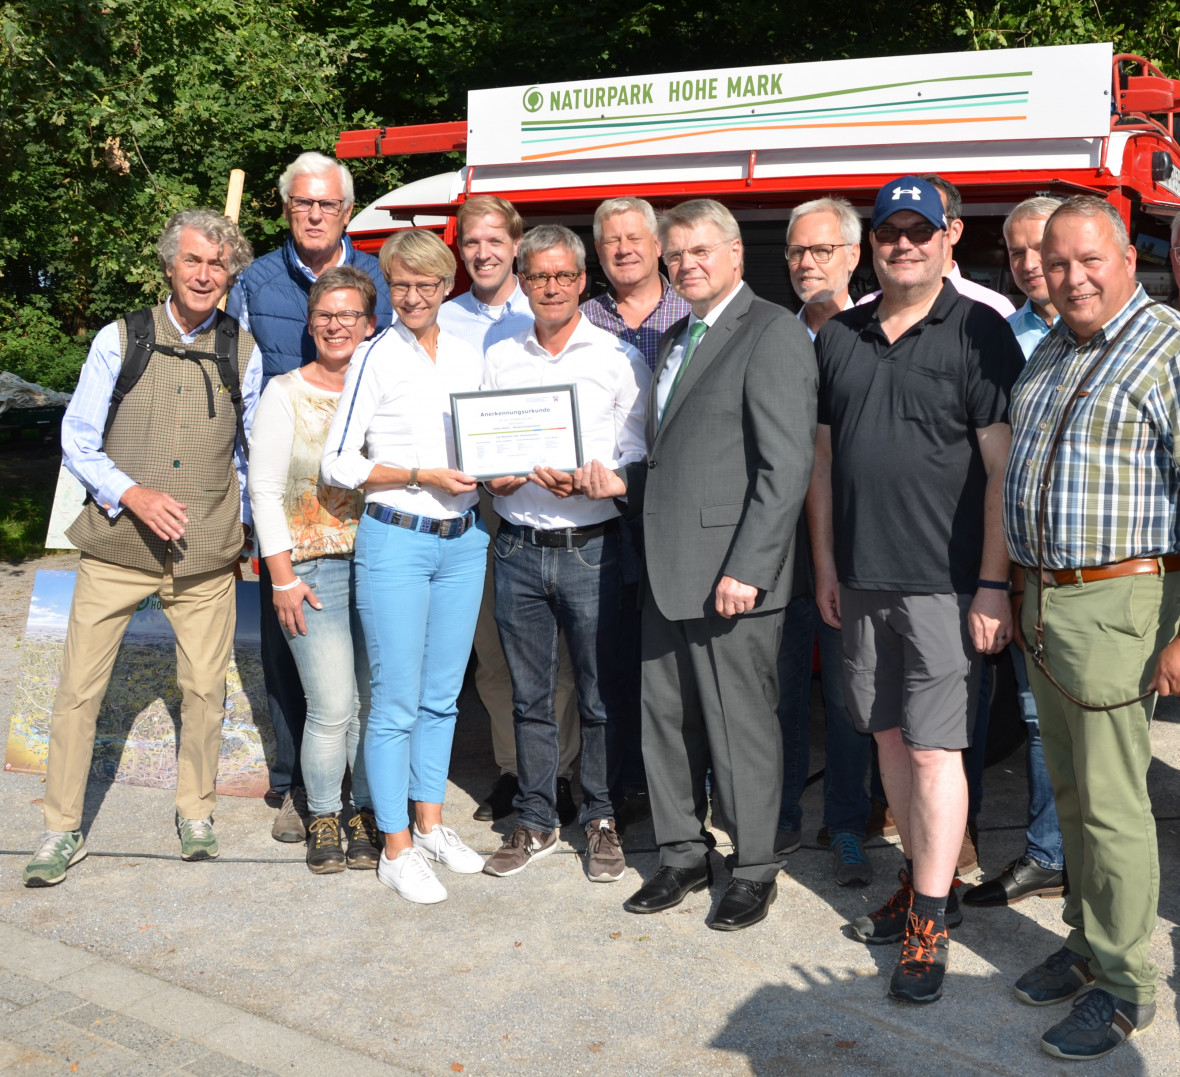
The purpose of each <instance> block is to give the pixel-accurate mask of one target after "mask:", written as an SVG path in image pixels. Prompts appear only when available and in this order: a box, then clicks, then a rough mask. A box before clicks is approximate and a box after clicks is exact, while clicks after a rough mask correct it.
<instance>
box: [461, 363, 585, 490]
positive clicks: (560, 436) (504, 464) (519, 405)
mask: <svg viewBox="0 0 1180 1077" xmlns="http://www.w3.org/2000/svg"><path fill="white" fill-rule="evenodd" d="M451 418H452V419H453V420H454V428H455V452H456V454H457V456H458V464H459V470H460V471H465V472H467V474H468V475H473V476H474V477H475V478H477V479H497V478H500V477H501V476H503V475H527V474H528V473H529V472H530V471H532V470H533V468H534V467H535V466H536V465H537V464H541V465H543V466H545V467H551V468H555V469H557V470H558V471H573V470H574V468H577V467H581V466H582V436H581V432H580V429H579V427H578V392H577V389H576V388H575V387H574V386H573V385H545V386H537V387H534V388H531V389H496V390H489V391H488V392H482V393H451Z"/></svg>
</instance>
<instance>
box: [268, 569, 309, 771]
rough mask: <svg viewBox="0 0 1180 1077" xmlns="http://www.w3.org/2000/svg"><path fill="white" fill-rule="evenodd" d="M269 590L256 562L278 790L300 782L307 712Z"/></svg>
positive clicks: (284, 635) (271, 763) (289, 650)
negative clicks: (300, 755)
mask: <svg viewBox="0 0 1180 1077" xmlns="http://www.w3.org/2000/svg"><path fill="white" fill-rule="evenodd" d="M272 595H273V592H272V591H271V589H270V571H269V570H268V569H267V567H266V561H265V560H261V559H260V560H259V563H258V601H259V603H261V615H262V616H261V621H260V624H259V629H258V631H259V648H260V650H261V654H262V680H263V684H265V686H266V710H267V715H268V716H269V718H270V725H271V728H272V729H273V730H274V735H275V757H274V759H273V760H272V761H270V767H269V769H270V785H271V788H272V789H274V790H276V791H278V792H280V793H288V792H290V791H291V790H292V789H293V788H294V787H296V786H300V785H302V784H303V774H302V772H301V771H300V768H299V745H300V743H301V742H302V740H303V723H304V721H305V720H306V715H307V703H306V702H305V700H304V697H303V686H302V685H301V684H300V683H299V670H298V667H297V666H296V665H295V659H294V656H293V655H292V654H291V648H290V647H288V646H287V633H286V632H284V631H283V626H282V625H281V624H280V623H279V616H278V614H277V613H275V607H274V598H273V597H272Z"/></svg>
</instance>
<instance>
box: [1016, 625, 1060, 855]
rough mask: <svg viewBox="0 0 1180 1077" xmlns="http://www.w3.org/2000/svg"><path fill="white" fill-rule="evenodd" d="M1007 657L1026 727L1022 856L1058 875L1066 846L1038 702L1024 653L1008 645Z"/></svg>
mask: <svg viewBox="0 0 1180 1077" xmlns="http://www.w3.org/2000/svg"><path fill="white" fill-rule="evenodd" d="M1008 653H1009V654H1010V655H1011V656H1012V671H1013V673H1015V675H1016V698H1017V700H1018V701H1019V702H1020V716H1021V718H1023V719H1024V724H1025V725H1026V726H1027V727H1028V762H1027V769H1028V830H1027V831H1026V832H1025V856H1027V857H1028V858H1029V859H1030V860H1032V861H1033V863H1035V864H1038V865H1040V866H1041V867H1042V868H1049V869H1051V870H1053V871H1061V870H1062V869H1063V868H1064V867H1065V844H1064V841H1063V839H1062V837H1061V826H1060V824H1059V823H1058V822H1057V804H1056V802H1055V801H1054V799H1053V785H1052V783H1051V782H1050V781H1049V771H1048V768H1047V767H1046V766H1045V751H1044V749H1043V748H1042V747H1041V723H1040V720H1039V719H1038V717H1037V702H1036V700H1035V699H1033V694H1032V689H1031V688H1030V687H1029V685H1028V670H1027V669H1026V668H1025V665H1024V653H1023V652H1022V651H1021V650H1020V648H1019V647H1017V646H1016V644H1015V643H1012V644H1009V645H1008Z"/></svg>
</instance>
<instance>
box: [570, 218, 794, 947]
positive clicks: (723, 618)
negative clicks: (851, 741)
mask: <svg viewBox="0 0 1180 1077" xmlns="http://www.w3.org/2000/svg"><path fill="white" fill-rule="evenodd" d="M660 244H661V247H662V249H663V258H664V264H665V265H666V266H667V267H668V277H669V279H670V280H671V281H672V286H673V287H674V288H675V289H676V291H677V292H678V293H679V294H680V295H681V296H683V297H684V298H685V299H686V300H687V301H688V303H689V306H690V307H691V308H692V313H691V314H690V315H689V316H688V317H687V318H682V319H681V320H680V321H679V322H677V323H676V324H675V325H674V326H672V328H671V329H669V330H668V331H667V332H666V333H665V334H664V337H663V340H662V341H661V343H660V357H659V361H658V362H657V364H656V370H655V380H654V384H653V385H652V388H651V394H650V396H649V399H648V415H647V444H648V446H649V449H648V459H647V462H646V464H633V465H630V466H627V467H625V468H621V469H620V468H617V465H614V464H612V463H610V461H608V460H597V459H595V460H593V461H592V462H591V463H590V464H589V465H588V466H585V467H583V468H581V469H579V471H578V472H577V473H576V474H575V477H574V480H575V488H576V489H578V490H580V491H582V492H584V493H586V494H587V495H588V496H590V497H591V498H610V497H615V498H624V497H625V498H626V505H627V511H628V514H629V515H630V514H631V513H636V514H642V517H643V526H644V531H645V533H646V536H647V559H646V565H647V581H646V585H645V592H644V597H643V761H644V763H645V765H646V767H647V778H648V789H649V790H650V793H651V809H652V819H653V822H654V825H655V833H656V842H657V844H658V845H659V847H660V870H659V871H658V872H657V873H656V875H655V877H654V878H652V879H650V880H649V881H648V882H647V883H646V884H645V885H644V886H643V887H641V888H640V889H639V890H638V891H637V892H636V893H635V894H633V895H632V896H631V898H630V899H629V900H628V901H627V902H626V904H625V905H624V906H623V907H624V908H625V909H626V910H627V911H628V912H633V913H655V912H660V911H661V910H664V909H670V908H672V907H673V906H675V905H678V904H680V902H681V901H683V900H684V898H685V897H687V896H688V895H689V894H691V893H694V892H696V891H698V890H703V889H705V888H706V887H707V886H708V885H709V884H710V882H711V881H712V871H711V868H710V866H709V860H708V852H709V848H710V846H711V844H712V842H711V836H710V835H708V834H706V832H705V815H706V812H707V808H708V800H707V797H706V794H705V773H706V771H707V770H708V769H709V768H710V767H711V768H712V772H713V795H714V796H715V797H717V798H718V800H719V802H720V806H721V809H722V812H723V814H724V816H725V818H726V820H727V821H728V822H729V824H730V827H731V833H732V835H733V838H734V845H735V851H734V857H733V879H732V881H731V882H730V884H729V887H728V888H727V889H726V891H725V895H724V897H722V899H721V903H720V904H719V905H718V907H717V913H716V915H715V916H714V918H713V920H712V921H711V922H710V924H709V926H710V927H712V928H715V929H716V930H718V931H736V930H738V929H739V928H744V927H749V926H750V925H751V924H756V923H758V921H760V920H762V919H763V918H764V917H765V916H766V913H767V909H768V908H769V906H770V903H771V902H772V901H773V900H774V898H775V895H776V893H777V890H776V886H775V881H774V880H775V876H776V875H777V874H778V871H779V864H778V857H776V856H775V853H774V838H775V830H776V823H777V821H778V811H779V804H780V799H781V791H782V780H783V771H782V734H781V732H780V730H779V724H778V719H777V717H776V715H775V705H776V703H777V702H778V676H777V669H776V662H777V656H778V649H779V641H780V640H781V638H782V630H783V616H784V612H783V611H784V609H785V607H786V605H787V601H788V599H789V598H790V596H791V590H792V587H791V584H792V579H791V573H790V572H789V571H788V572H785V573H784V571H783V568H784V566H787V565H790V564H792V563H793V546H794V536H795V524H796V521H797V520H798V517H799V511H800V509H801V508H802V506H803V498H804V495H805V493H806V491H807V485H808V482H809V481H810V479H811V464H812V458H813V442H814V438H815V401H816V382H817V376H816V366H815V353H814V352H813V351H812V348H811V343H810V341H809V340H808V337H807V333H806V331H805V330H804V328H803V326H802V325H801V324H800V322H799V320H798V319H797V318H795V317H793V316H792V315H791V314H790V313H789V312H787V311H786V310H784V309H783V308H782V307H779V306H775V305H774V304H773V303H767V302H765V301H764V300H761V299H759V298H757V296H755V295H754V293H753V292H751V291H750V289H749V287H748V286H747V285H745V284H744V283H743V282H742V260H743V251H742V239H741V233H740V231H739V230H738V225H737V221H735V220H734V218H733V215H732V214H731V213H730V212H729V211H728V210H727V209H726V208H725V207H724V206H722V205H721V204H720V203H718V202H714V201H712V200H709V199H698V200H694V201H691V202H685V203H683V204H681V205H679V206H676V207H675V208H673V209H671V210H669V211H668V212H666V213H665V214H664V215H663V216H662V217H661V218H660ZM592 455H593V454H592V453H591V452H588V453H587V457H588V458H590V457H592Z"/></svg>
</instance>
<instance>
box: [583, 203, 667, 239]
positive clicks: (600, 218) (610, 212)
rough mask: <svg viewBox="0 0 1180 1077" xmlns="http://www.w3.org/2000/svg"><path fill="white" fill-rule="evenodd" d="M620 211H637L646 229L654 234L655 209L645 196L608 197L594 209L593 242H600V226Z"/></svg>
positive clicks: (655, 227)
mask: <svg viewBox="0 0 1180 1077" xmlns="http://www.w3.org/2000/svg"><path fill="white" fill-rule="evenodd" d="M620 213H638V214H639V215H640V216H641V217H642V218H643V223H644V224H645V225H647V230H648V231H649V232H650V233H651V234H652V235H653V236H654V235H655V234H656V229H657V228H658V227H659V226H658V225H657V224H656V211H655V210H654V209H652V208H651V203H650V202H649V201H648V200H647V199H646V198H608V199H607V200H606V201H605V202H603V203H602V204H601V205H600V206H599V207H598V208H597V209H596V210H595V211H594V242H595V243H601V242H602V226H603V225H604V224H605V223H606V222H607V221H609V220H610V219H611V218H612V217H617V216H618V215H619V214H620Z"/></svg>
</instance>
